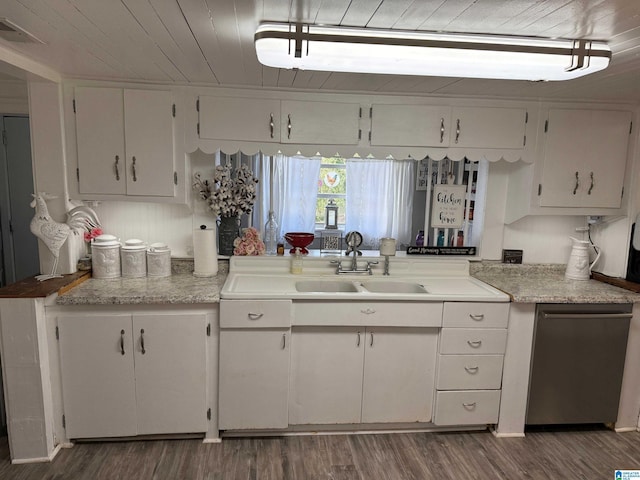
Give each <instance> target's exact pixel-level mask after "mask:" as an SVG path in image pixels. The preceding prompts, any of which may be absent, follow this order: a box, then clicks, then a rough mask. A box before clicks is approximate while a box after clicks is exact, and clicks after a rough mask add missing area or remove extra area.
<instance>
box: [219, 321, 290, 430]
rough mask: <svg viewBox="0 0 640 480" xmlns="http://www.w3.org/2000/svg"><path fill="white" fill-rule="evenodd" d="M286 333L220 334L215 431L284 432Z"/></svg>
mask: <svg viewBox="0 0 640 480" xmlns="http://www.w3.org/2000/svg"><path fill="white" fill-rule="evenodd" d="M289 333H290V330H289V329H288V328H286V329H285V328H274V329H268V328H265V329H240V330H233V329H222V330H220V380H219V381H220V383H219V405H218V409H219V412H218V417H219V428H220V429H221V430H227V429H259V428H286V427H287V425H288V419H287V415H288V414H287V410H288V396H289V389H288V387H289V348H290V344H291V342H290V335H289Z"/></svg>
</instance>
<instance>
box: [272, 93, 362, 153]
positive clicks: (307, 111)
mask: <svg viewBox="0 0 640 480" xmlns="http://www.w3.org/2000/svg"><path fill="white" fill-rule="evenodd" d="M359 137H360V105H359V104H356V103H335V102H304V101H295V100H283V101H282V104H281V127H280V139H281V142H282V143H317V144H325V145H357V144H358V142H359Z"/></svg>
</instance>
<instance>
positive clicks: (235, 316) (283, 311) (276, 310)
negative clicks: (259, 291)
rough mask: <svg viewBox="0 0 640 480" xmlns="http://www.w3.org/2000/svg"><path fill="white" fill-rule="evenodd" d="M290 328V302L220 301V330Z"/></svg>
mask: <svg viewBox="0 0 640 480" xmlns="http://www.w3.org/2000/svg"><path fill="white" fill-rule="evenodd" d="M290 326H291V300H221V301H220V327H221V328H273V327H284V328H289V327H290Z"/></svg>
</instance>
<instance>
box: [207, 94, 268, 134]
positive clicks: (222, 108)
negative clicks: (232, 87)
mask: <svg viewBox="0 0 640 480" xmlns="http://www.w3.org/2000/svg"><path fill="white" fill-rule="evenodd" d="M199 102H200V111H199V122H200V138H206V139H216V140H246V141H251V142H279V141H280V100H269V99H259V98H240V97H212V96H201V97H199Z"/></svg>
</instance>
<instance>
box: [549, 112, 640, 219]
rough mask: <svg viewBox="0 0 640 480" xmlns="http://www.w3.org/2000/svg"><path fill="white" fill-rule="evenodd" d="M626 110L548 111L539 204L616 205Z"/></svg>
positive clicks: (627, 120)
mask: <svg viewBox="0 0 640 480" xmlns="http://www.w3.org/2000/svg"><path fill="white" fill-rule="evenodd" d="M630 122H631V113H630V112H621V111H604V110H561V109H552V110H550V111H549V116H548V128H547V132H546V134H545V135H546V138H545V151H544V161H543V167H542V177H541V192H540V206H545V207H601V208H619V207H620V204H621V201H622V186H623V183H624V173H625V166H626V161H627V148H628V142H629V129H630Z"/></svg>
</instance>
